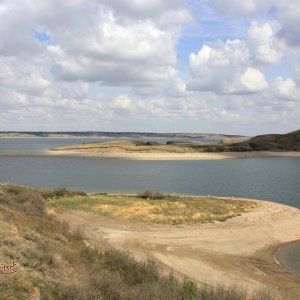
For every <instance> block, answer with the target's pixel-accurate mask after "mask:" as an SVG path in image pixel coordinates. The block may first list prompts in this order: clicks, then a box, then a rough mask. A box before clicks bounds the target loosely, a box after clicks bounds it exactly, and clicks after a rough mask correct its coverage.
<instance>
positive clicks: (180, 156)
mask: <svg viewBox="0 0 300 300" xmlns="http://www.w3.org/2000/svg"><path fill="white" fill-rule="evenodd" d="M22 156H23V157H26V156H29V157H80V158H115V159H127V160H224V159H241V158H253V157H262V158H263V157H296V158H300V152H296V151H291V152H272V151H257V152H222V153H211V152H209V153H207V152H203V153H125V152H114V153H108V152H106V153H101V152H81V151H69V150H46V151H38V152H2V153H1V152H0V157H22Z"/></svg>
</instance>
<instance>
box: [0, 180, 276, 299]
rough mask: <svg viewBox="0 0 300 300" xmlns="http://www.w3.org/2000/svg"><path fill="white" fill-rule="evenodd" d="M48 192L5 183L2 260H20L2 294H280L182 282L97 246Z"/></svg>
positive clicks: (0, 190)
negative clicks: (59, 212) (60, 213)
mask: <svg viewBox="0 0 300 300" xmlns="http://www.w3.org/2000/svg"><path fill="white" fill-rule="evenodd" d="M43 193H44V192H43ZM43 193H41V192H40V191H38V190H35V189H30V188H24V187H18V186H12V185H0V263H10V262H11V261H14V262H15V263H16V264H17V272H16V273H14V274H13V275H7V276H1V275H0V299H18V300H19V299H20V300H22V299H67V300H68V299H70V300H71V299H78V300H81V299H83V300H84V299H86V300H90V299H105V300H113V299H121V300H122V299H124V300H125V299H126V300H129V299H136V300H138V299H149V300H150V299H155V300H156V299H158V300H159V299H163V300H176V299H178V300H194V299H195V300H196V299H199V300H210V299H218V300H229V299H230V300H240V299H249V300H252V299H253V300H254V299H266V300H267V299H270V300H272V299H279V298H277V297H275V296H272V295H271V294H270V293H269V292H264V291H260V292H257V293H251V294H250V293H247V292H246V291H245V290H242V289H239V288H235V287H221V286H217V287H213V286H206V285H203V286H197V285H196V284H195V283H193V282H191V281H189V280H188V279H186V280H184V281H183V282H180V281H178V280H177V279H176V278H175V277H174V276H173V275H172V274H171V275H168V276H163V275H160V272H159V268H158V266H157V265H156V264H155V262H153V261H147V262H137V261H136V260H135V259H134V258H133V257H131V256H130V255H129V254H127V253H123V252H119V251H115V250H112V249H111V250H107V249H104V248H103V249H102V248H101V245H99V248H96V247H94V246H93V245H91V244H89V243H88V242H87V241H86V240H84V235H83V232H82V231H81V230H80V229H77V230H75V231H72V230H71V229H70V227H69V226H68V223H66V222H63V223H60V222H58V221H57V220H56V219H55V218H53V217H51V216H49V215H47V214H46V212H45V211H46V206H45V205H46V199H45V198H44V196H43ZM65 193H66V194H72V192H67V191H66V190H65ZM48 194H53V197H56V196H55V195H56V194H57V193H56V192H54V191H52V192H50V193H48ZM73 197H75V198H76V197H84V196H73ZM119 200H120V199H119ZM56 201H58V202H59V201H61V200H59V199H58V200H56ZM155 201H156V202H157V201H161V200H155ZM53 203H55V202H53ZM200 271H201V270H200Z"/></svg>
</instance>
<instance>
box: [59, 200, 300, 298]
mask: <svg viewBox="0 0 300 300" xmlns="http://www.w3.org/2000/svg"><path fill="white" fill-rule="evenodd" d="M262 203H263V205H262V206H260V207H259V208H257V209H255V210H254V211H252V212H250V213H247V214H244V215H242V216H240V217H236V218H233V219H230V220H227V221H226V222H222V223H214V224H199V225H177V226H174V225H159V224H137V223H131V222H124V221H122V222H121V221H115V220H109V219H107V218H104V217H101V216H99V215H95V214H92V213H86V212H82V211H71V210H66V209H58V210H57V211H56V214H57V216H58V217H59V218H60V219H64V220H68V221H69V222H70V225H71V226H74V227H75V226H79V225H80V226H83V229H84V232H85V234H86V235H87V237H89V238H90V240H91V242H92V243H96V244H99V245H101V246H103V245H109V246H113V247H115V248H117V249H121V250H126V251H130V252H131V253H133V254H134V255H135V256H136V257H137V258H138V259H145V258H147V257H152V258H155V259H156V260H158V261H159V262H160V263H161V264H162V265H163V266H165V267H166V269H168V270H173V271H174V273H175V274H177V275H179V276H188V277H189V278H191V279H192V280H194V281H196V282H198V283H202V282H206V283H211V284H216V283H222V284H238V285H239V286H240V285H243V286H244V287H246V288H249V289H257V288H259V287H268V288H272V289H279V290H280V291H281V292H287V293H288V294H290V295H291V296H292V299H300V278H299V277H297V276H295V275H293V274H290V273H289V272H287V271H286V270H285V269H284V268H282V267H280V266H279V265H278V264H277V263H276V262H275V260H274V258H273V253H274V251H275V249H276V248H277V247H278V246H279V245H280V244H282V243H286V242H290V241H294V240H298V239H300V210H299V209H296V208H291V207H288V206H284V205H281V204H275V203H270V202H262Z"/></svg>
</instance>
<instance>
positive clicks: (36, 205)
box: [16, 190, 46, 216]
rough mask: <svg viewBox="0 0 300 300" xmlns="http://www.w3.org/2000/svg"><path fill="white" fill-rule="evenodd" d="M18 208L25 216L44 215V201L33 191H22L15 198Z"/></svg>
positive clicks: (38, 193)
mask: <svg viewBox="0 0 300 300" xmlns="http://www.w3.org/2000/svg"><path fill="white" fill-rule="evenodd" d="M16 201H17V203H18V205H19V208H21V210H23V211H24V212H25V213H26V214H27V215H31V216H41V215H43V214H44V213H45V205H46V201H45V199H44V198H43V196H42V195H41V193H40V192H38V191H35V190H23V191H22V192H20V194H19V195H18V196H17V198H16Z"/></svg>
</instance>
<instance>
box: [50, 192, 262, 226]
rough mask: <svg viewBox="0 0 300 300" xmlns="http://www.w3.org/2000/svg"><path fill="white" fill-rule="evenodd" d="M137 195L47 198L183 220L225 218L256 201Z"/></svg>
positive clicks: (116, 213)
mask: <svg viewBox="0 0 300 300" xmlns="http://www.w3.org/2000/svg"><path fill="white" fill-rule="evenodd" d="M147 194H149V193H147ZM150 194H151V193H150ZM150 194H149V195H150ZM153 194H156V193H153ZM153 194H151V195H153ZM141 195H142V196H126V195H90V196H76V197H64V198H61V199H59V200H53V201H51V202H50V204H49V207H50V208H57V207H65V208H69V209H79V210H85V211H89V212H96V213H98V214H100V215H103V216H107V217H110V218H117V219H123V220H130V221H140V222H150V223H166V224H183V223H206V222H214V221H225V220H227V219H228V218H232V217H236V216H239V215H241V214H242V213H246V212H249V211H251V210H252V209H254V208H255V207H257V206H258V205H259V204H258V202H255V201H250V200H249V201H248V200H238V199H225V198H215V197H179V196H168V195H164V196H163V197H162V195H161V194H160V198H159V199H152V198H151V197H149V198H148V199H145V197H143V195H144V194H141Z"/></svg>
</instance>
